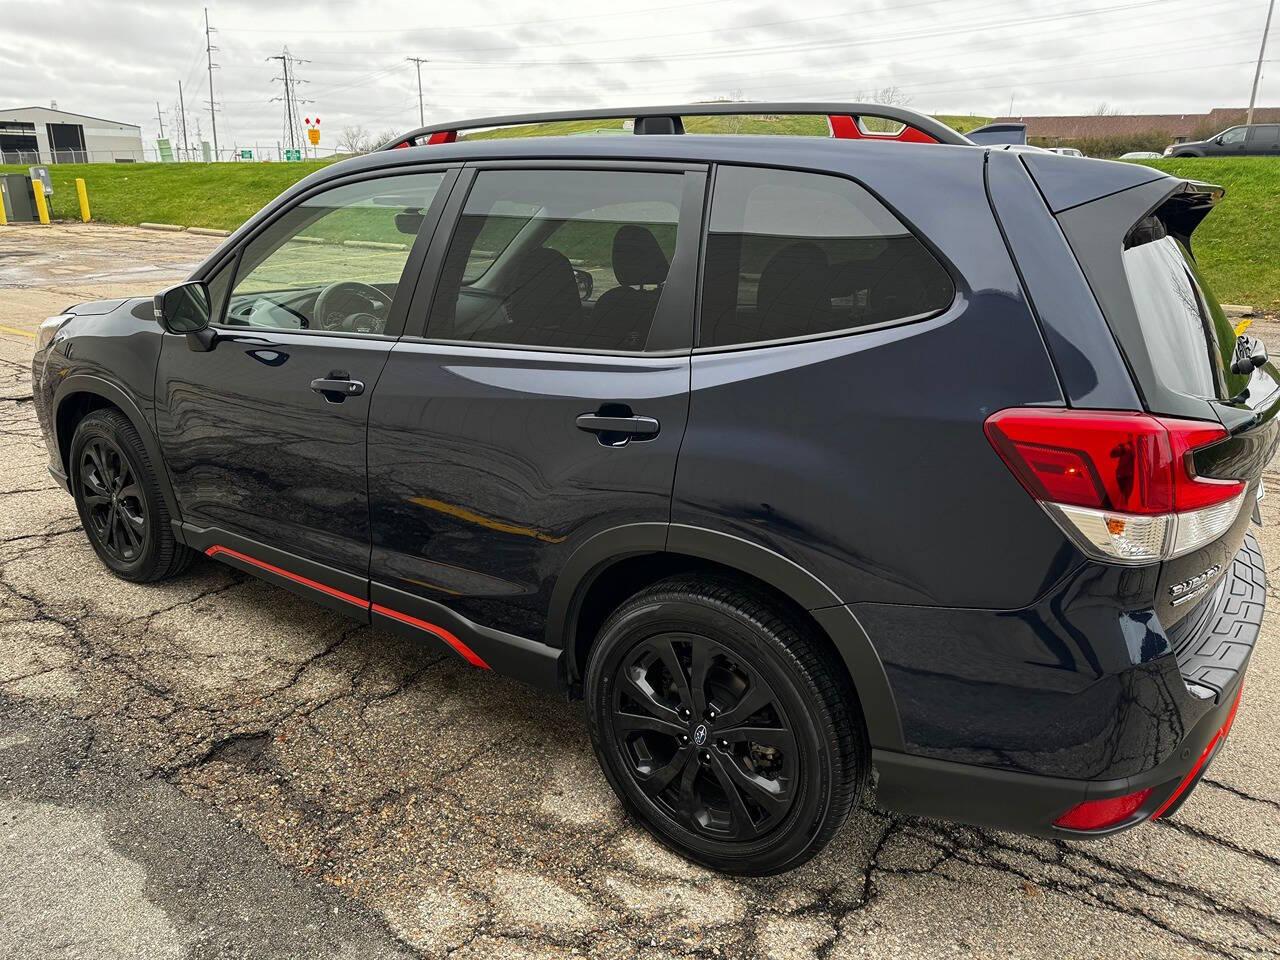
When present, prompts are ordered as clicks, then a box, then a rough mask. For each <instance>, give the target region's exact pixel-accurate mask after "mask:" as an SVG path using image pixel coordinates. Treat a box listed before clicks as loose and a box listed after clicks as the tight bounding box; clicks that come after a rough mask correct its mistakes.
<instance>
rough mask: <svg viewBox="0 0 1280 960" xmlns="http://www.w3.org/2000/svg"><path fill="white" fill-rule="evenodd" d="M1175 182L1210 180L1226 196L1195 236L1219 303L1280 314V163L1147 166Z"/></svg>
mask: <svg viewBox="0 0 1280 960" xmlns="http://www.w3.org/2000/svg"><path fill="white" fill-rule="evenodd" d="M1139 162H1141V163H1144V164H1146V165H1147V166H1151V167H1155V168H1156V169H1157V170H1164V171H1165V172H1166V173H1171V174H1173V175H1174V176H1175V177H1187V178H1188V179H1193V180H1207V181H1208V182H1210V183H1217V184H1221V185H1222V186H1223V187H1226V190H1227V195H1226V196H1225V197H1223V198H1222V201H1221V202H1220V203H1219V204H1218V206H1217V207H1216V208H1214V210H1213V212H1212V213H1210V214H1209V216H1208V217H1207V218H1206V219H1205V221H1204V223H1202V224H1201V225H1200V227H1199V229H1197V230H1196V232H1195V234H1194V235H1193V236H1192V239H1191V245H1192V247H1193V248H1194V249H1195V253H1196V261H1197V262H1198V263H1199V264H1200V266H1201V267H1202V268H1203V270H1204V274H1205V277H1206V278H1207V279H1208V281H1209V283H1210V285H1211V286H1212V287H1213V290H1214V293H1216V294H1217V295H1218V299H1220V300H1222V301H1223V302H1225V303H1244V304H1249V305H1251V306H1253V307H1255V308H1257V309H1259V310H1264V311H1266V312H1267V313H1280V234H1278V233H1277V231H1276V224H1277V223H1280V161H1277V160H1276V159H1275V158H1274V157H1184V158H1181V159H1177V160H1143V161H1139Z"/></svg>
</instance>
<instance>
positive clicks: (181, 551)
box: [68, 409, 194, 582]
mask: <svg viewBox="0 0 1280 960" xmlns="http://www.w3.org/2000/svg"><path fill="white" fill-rule="evenodd" d="M70 454H71V455H70V462H69V464H68V465H69V467H70V470H69V473H70V480H71V491H72V493H73V495H74V496H75V500H76V509H77V510H78V511H79V513H80V522H81V524H83V525H84V530H85V533H86V534H88V536H89V542H90V544H92V545H93V549H94V552H96V553H97V554H98V557H99V559H101V560H102V562H103V563H105V564H106V565H107V566H108V567H110V568H111V570H112V572H113V573H115V574H116V575H117V576H119V577H122V578H124V579H125V580H133V581H137V582H148V581H154V580H163V579H165V578H167V577H172V576H175V575H176V574H178V573H181V572H182V570H184V569H185V568H186V566H187V564H188V563H190V561H191V558H192V556H194V554H193V553H192V552H191V550H190V549H189V548H187V547H186V546H184V545H183V544H180V543H178V542H177V540H176V539H174V536H173V531H172V529H171V528H170V518H169V511H168V508H167V507H166V506H165V502H164V495H163V494H162V493H161V492H160V485H159V482H158V481H157V480H156V476H155V471H154V468H153V466H152V464H151V459H150V457H148V456H147V450H146V447H144V446H143V444H142V438H141V437H139V436H138V431H137V430H135V429H134V426H133V424H132V423H130V422H129V418H128V417H126V416H125V415H124V414H122V413H121V412H120V411H118V410H108V409H103V410H94V411H92V412H91V413H89V414H88V415H87V416H85V418H84V419H83V420H81V421H80V423H79V425H78V426H77V427H76V431H75V434H74V435H73V436H72V438H71V451H70Z"/></svg>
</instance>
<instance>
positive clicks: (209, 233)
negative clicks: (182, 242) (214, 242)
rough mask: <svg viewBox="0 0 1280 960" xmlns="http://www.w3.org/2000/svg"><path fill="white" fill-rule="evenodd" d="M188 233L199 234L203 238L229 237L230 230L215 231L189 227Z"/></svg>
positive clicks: (208, 228) (210, 228) (211, 228)
mask: <svg viewBox="0 0 1280 960" xmlns="http://www.w3.org/2000/svg"><path fill="white" fill-rule="evenodd" d="M187 233H194V234H198V235H199V236H202V237H229V236H231V231H230V230H215V229H214V228H213V227H187Z"/></svg>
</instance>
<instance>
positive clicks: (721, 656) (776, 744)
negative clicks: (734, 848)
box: [609, 633, 797, 840]
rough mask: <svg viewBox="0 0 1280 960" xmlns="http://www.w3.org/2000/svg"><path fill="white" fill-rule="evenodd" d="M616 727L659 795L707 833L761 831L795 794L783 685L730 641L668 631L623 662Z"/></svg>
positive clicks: (738, 836) (612, 722) (747, 835)
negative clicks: (773, 683)
mask: <svg viewBox="0 0 1280 960" xmlns="http://www.w3.org/2000/svg"><path fill="white" fill-rule="evenodd" d="M616 677H617V680H616V682H615V683H614V684H613V709H612V711H611V713H610V716H609V726H610V731H611V733H612V736H613V739H614V745H615V748H616V749H617V751H618V753H619V755H620V756H622V757H623V758H625V759H626V760H627V762H628V763H629V764H630V773H631V775H632V777H633V778H634V779H635V782H636V783H637V784H638V785H639V787H640V789H641V790H643V791H644V792H645V793H646V794H647V795H648V796H649V797H650V799H651V800H652V801H653V802H654V803H655V804H656V805H658V806H659V807H661V808H663V809H664V810H665V811H666V812H667V813H668V814H669V815H670V816H671V817H672V818H673V819H676V820H678V821H680V822H681V823H683V824H685V825H686V826H687V827H688V828H689V829H691V830H694V831H696V832H698V833H701V834H705V835H706V836H708V837H713V838H717V839H729V840H748V839H754V838H756V837H759V836H761V835H762V834H765V833H767V832H768V831H769V830H770V829H771V828H773V827H774V826H776V825H777V824H778V822H779V821H780V820H781V819H782V818H783V817H785V816H786V814H787V812H788V811H789V810H790V809H791V806H792V803H793V801H794V800H795V780H796V766H797V747H796V739H795V735H794V734H793V733H792V732H791V725H790V721H789V720H788V718H787V714H786V711H785V709H784V708H783V707H782V705H781V703H780V701H779V698H778V696H777V694H775V693H774V691H773V688H772V687H770V686H769V683H768V681H766V680H765V679H764V677H763V676H761V675H760V673H759V672H758V671H757V670H755V669H754V668H753V667H751V666H750V665H748V664H747V663H746V662H744V661H743V660H742V658H741V657H740V656H738V655H735V654H734V653H733V651H732V650H730V649H729V648H728V647H726V646H725V645H724V644H722V643H718V642H716V641H715V640H712V639H710V638H709V637H705V636H698V635H695V634H690V633H663V634H658V635H656V636H652V637H649V638H647V639H646V640H644V641H642V642H641V643H638V644H637V645H636V646H635V647H633V648H632V649H631V651H630V652H629V653H628V655H627V657H626V658H625V659H624V660H623V661H622V663H621V664H620V665H619V667H618V669H617V674H616Z"/></svg>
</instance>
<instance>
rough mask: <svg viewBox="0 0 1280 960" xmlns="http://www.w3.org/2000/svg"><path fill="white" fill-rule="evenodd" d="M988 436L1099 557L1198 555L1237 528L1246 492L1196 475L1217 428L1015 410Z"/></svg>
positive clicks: (1116, 415)
mask: <svg viewBox="0 0 1280 960" xmlns="http://www.w3.org/2000/svg"><path fill="white" fill-rule="evenodd" d="M986 431H987V438H988V439H989V440H990V441H991V445H992V446H993V447H995V449H996V452H997V453H998V454H1000V457H1001V459H1003V460H1004V462H1005V463H1006V464H1007V465H1008V467H1009V469H1010V470H1011V471H1013V474H1014V476H1016V477H1017V478H1018V481H1019V482H1020V483H1021V484H1022V485H1023V486H1024V487H1025V488H1026V489H1027V492H1028V493H1030V494H1031V495H1032V496H1033V497H1035V498H1036V499H1037V500H1039V501H1040V502H1041V503H1043V504H1045V505H1046V507H1047V508H1048V509H1049V512H1050V513H1051V514H1052V515H1053V517H1054V518H1055V519H1056V520H1057V521H1058V523H1059V524H1060V525H1061V526H1062V527H1063V529H1064V530H1065V531H1066V532H1067V533H1069V534H1070V535H1071V536H1072V537H1073V539H1075V540H1076V542H1077V543H1078V544H1079V545H1080V546H1081V548H1082V549H1083V550H1085V552H1086V553H1089V554H1091V555H1093V556H1095V557H1098V558H1099V559H1104V560H1113V561H1118V562H1121V563H1132V564H1138V563H1150V562H1154V561H1156V560H1160V559H1166V558H1168V557H1171V556H1179V555H1181V554H1183V553H1187V552H1189V551H1190V550H1194V549H1196V548H1197V547H1199V546H1201V545H1203V544H1204V543H1207V542H1209V541H1211V540H1213V539H1216V538H1217V537H1219V536H1221V535H1222V534H1223V533H1224V532H1225V531H1226V530H1227V529H1228V528H1229V527H1230V526H1231V524H1232V523H1233V522H1234V520H1235V518H1236V516H1237V515H1238V510H1237V509H1236V508H1237V507H1238V506H1239V502H1240V500H1241V499H1242V498H1243V495H1244V491H1245V487H1246V484H1245V483H1244V481H1241V480H1209V479H1205V478H1203V477H1198V476H1196V473H1195V466H1194V464H1193V462H1192V457H1191V454H1192V451H1194V450H1196V449H1198V448H1200V447H1203V446H1205V445H1207V444H1211V443H1214V442H1216V441H1218V440H1222V439H1223V438H1225V437H1226V436H1227V431H1226V430H1225V429H1224V428H1223V427H1222V425H1221V424H1217V423H1204V422H1201V421H1197V420H1175V419H1172V418H1165V417H1155V416H1152V415H1151V414H1147V413H1130V412H1122V411H1108V410H1066V409H1063V408H1060V407H1018V408H1013V409H1009V410H1001V411H1000V412H999V413H995V414H992V415H991V416H990V417H988V418H987V421H986ZM1233 501H1234V502H1233Z"/></svg>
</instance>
